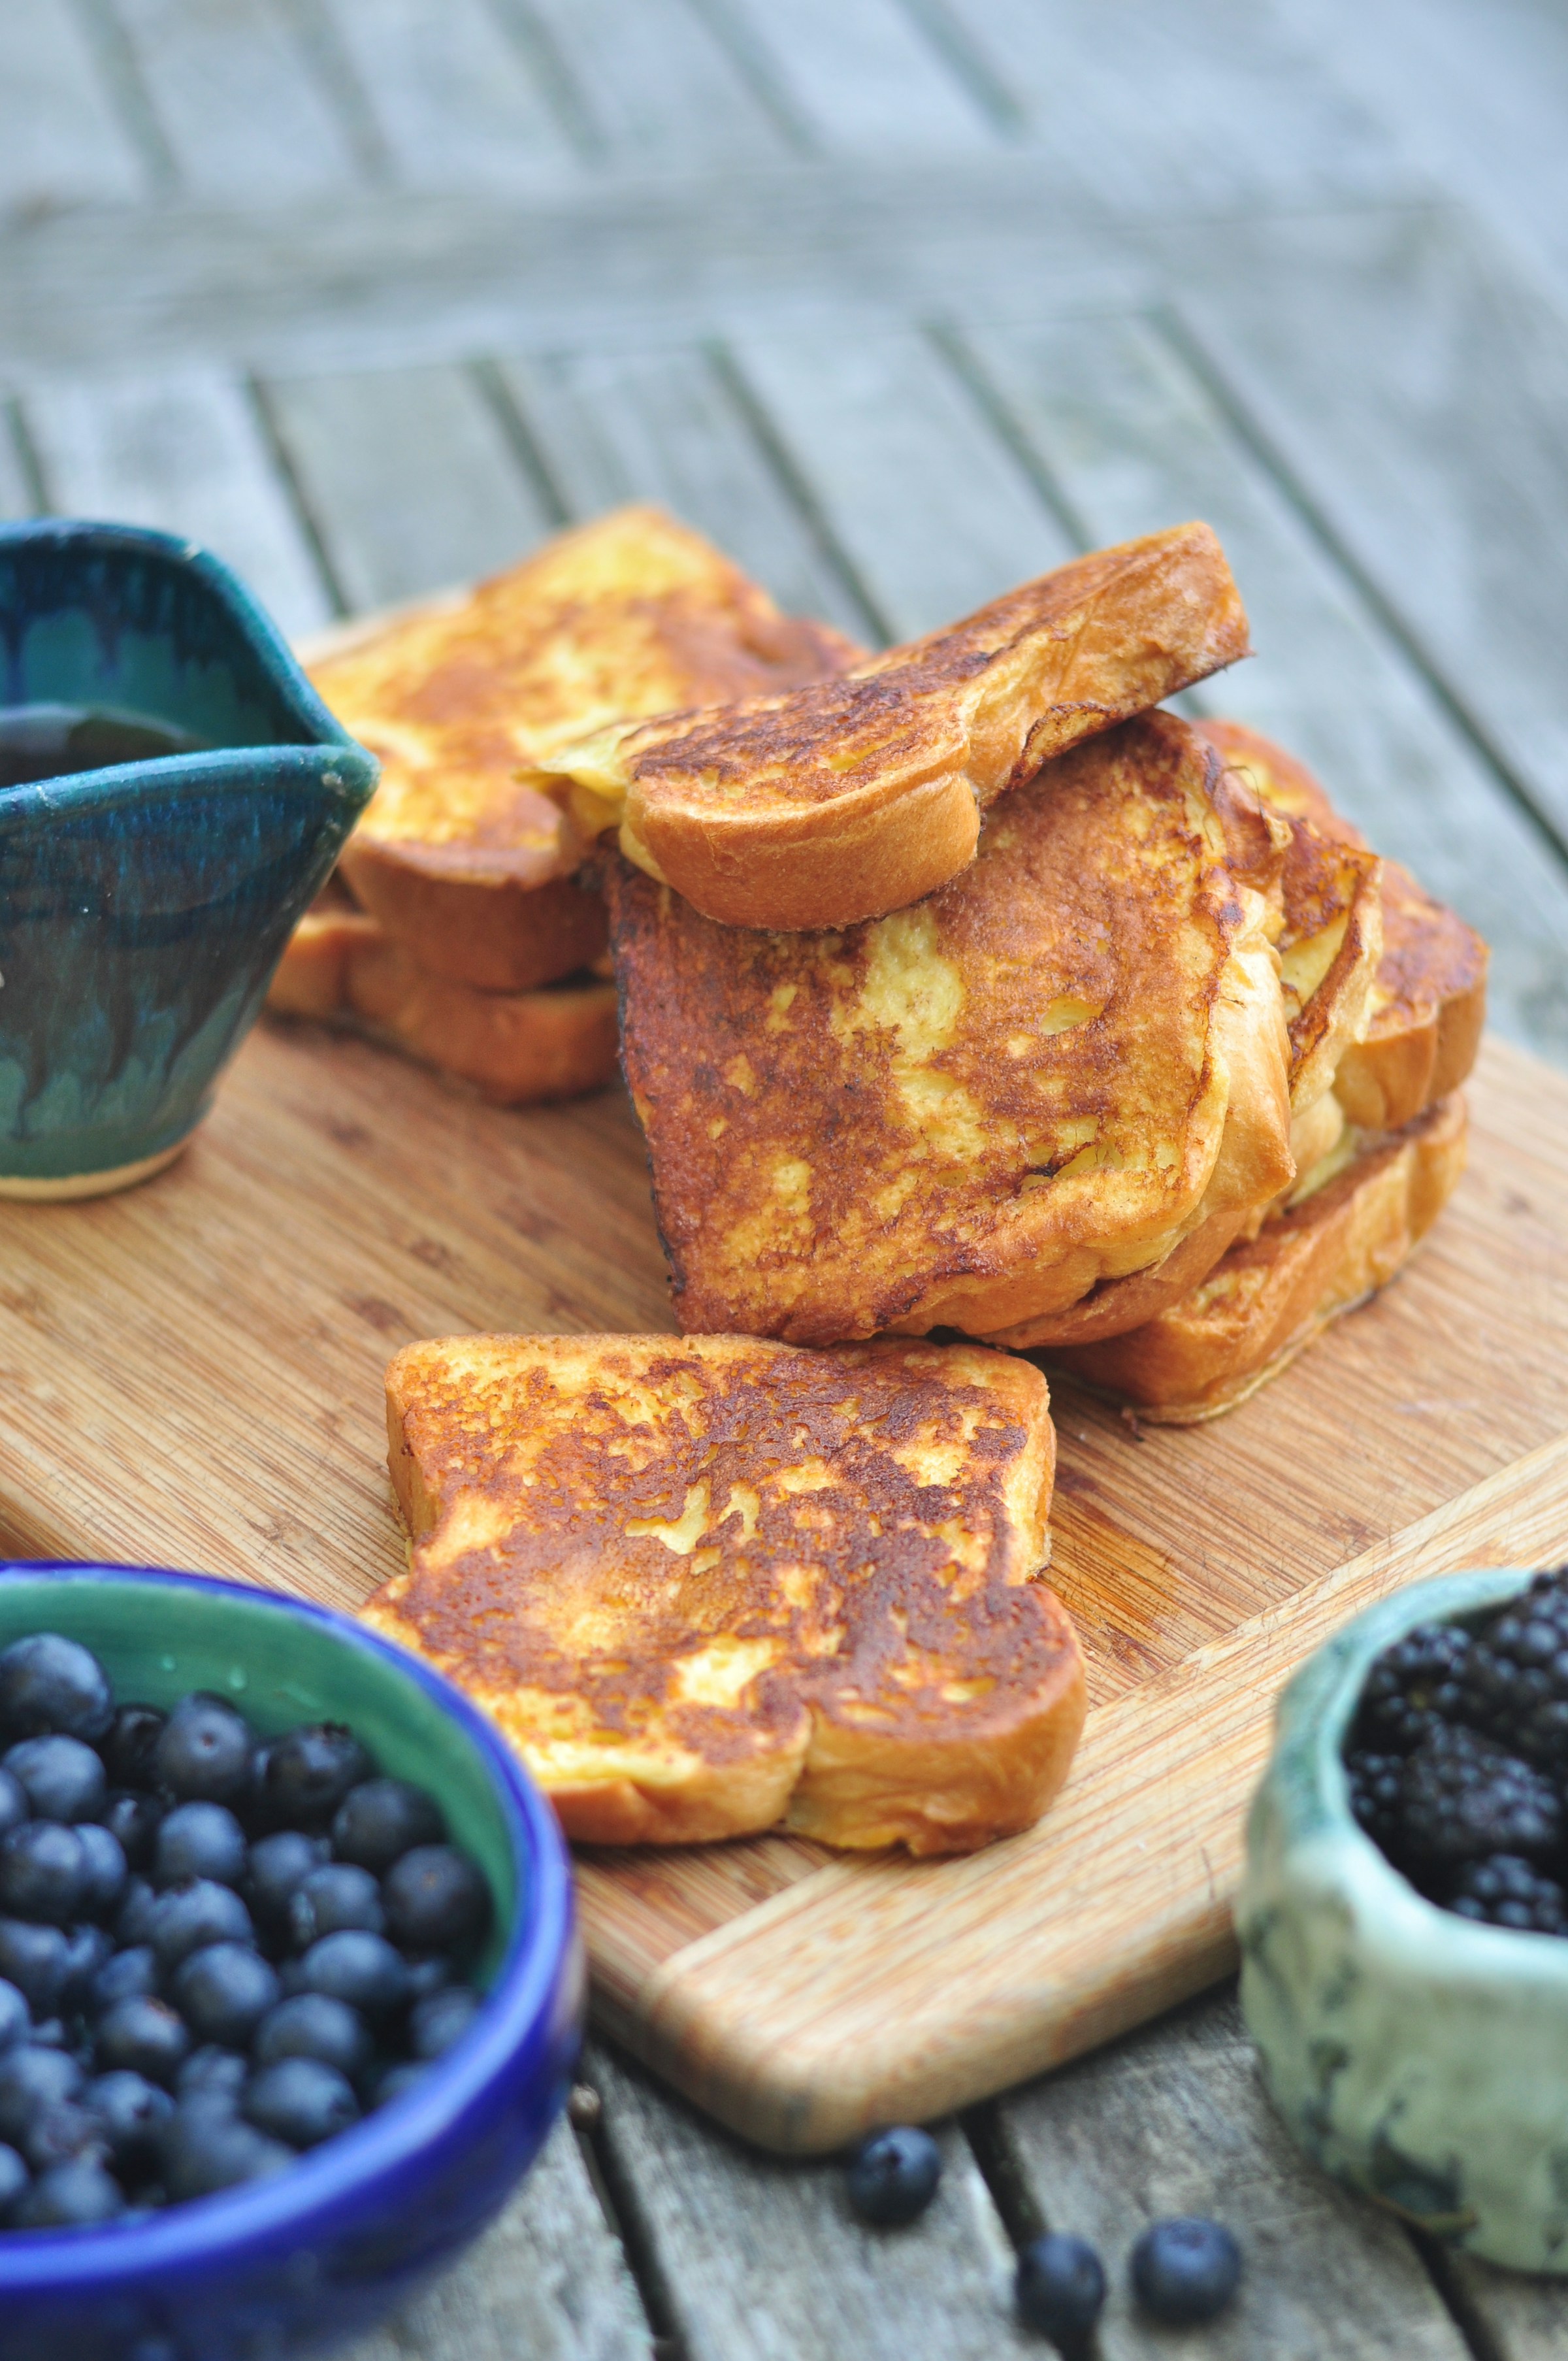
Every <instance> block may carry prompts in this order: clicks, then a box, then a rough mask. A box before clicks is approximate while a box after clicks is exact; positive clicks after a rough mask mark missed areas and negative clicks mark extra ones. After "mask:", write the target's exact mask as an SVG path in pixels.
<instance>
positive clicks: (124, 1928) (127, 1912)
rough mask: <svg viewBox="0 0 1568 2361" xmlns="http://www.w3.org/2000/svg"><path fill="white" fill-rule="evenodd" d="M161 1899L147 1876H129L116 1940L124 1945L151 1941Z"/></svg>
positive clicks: (122, 1900) (117, 1920) (121, 1902)
mask: <svg viewBox="0 0 1568 2361" xmlns="http://www.w3.org/2000/svg"><path fill="white" fill-rule="evenodd" d="M159 1899H160V1897H159V1895H158V1894H155V1893H154V1892H153V1890H152V1888H151V1886H150V1885H149V1884H148V1882H147V1880H146V1878H145V1877H128V1878H127V1879H126V1890H125V1893H124V1894H123V1895H122V1896H121V1900H120V1907H119V1911H118V1913H117V1915H116V1916H115V1941H116V1942H117V1943H119V1944H122V1945H124V1944H127V1943H150V1942H151V1940H152V1930H153V1928H154V1927H156V1926H157V1924H158V1909H159Z"/></svg>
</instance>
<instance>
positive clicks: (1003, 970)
mask: <svg viewBox="0 0 1568 2361" xmlns="http://www.w3.org/2000/svg"><path fill="white" fill-rule="evenodd" d="M1217 774H1218V764H1217V763H1216V762H1215V760H1214V758H1213V757H1212V755H1211V754H1208V753H1207V752H1206V751H1205V750H1204V749H1202V748H1201V746H1200V744H1199V743H1198V741H1196V740H1195V739H1194V737H1193V736H1192V733H1191V732H1190V730H1188V729H1187V727H1186V725H1185V724H1184V723H1182V722H1180V721H1179V720H1177V719H1176V718H1175V717H1174V716H1172V715H1168V714H1155V715H1148V716H1145V717H1143V718H1142V719H1138V720H1136V721H1133V722H1128V723H1125V724H1124V725H1123V726H1122V728H1121V729H1119V730H1115V731H1113V732H1110V733H1108V734H1105V735H1103V736H1101V737H1098V738H1096V739H1094V740H1092V741H1090V742H1089V743H1088V744H1086V745H1083V746H1081V747H1080V748H1078V749H1076V750H1075V751H1074V752H1071V753H1069V754H1066V755H1063V756H1061V757H1059V758H1058V761H1057V762H1055V763H1052V764H1050V765H1049V766H1048V767H1047V770H1046V771H1044V772H1042V773H1041V774H1039V776H1038V777H1037V778H1036V780H1034V781H1032V782H1031V783H1030V784H1029V785H1025V786H1024V787H1021V788H1019V789H1018V790H1017V791H1016V792H1015V793H1014V795H1013V796H1010V797H1009V798H1008V799H1007V801H1006V802H1005V803H1004V804H1003V805H1002V806H1000V807H998V809H997V810H996V811H995V812H994V813H993V814H992V817H991V819H990V821H989V823H988V826H987V830H986V836H985V840H984V842H983V844H982V846H981V853H980V857H979V859H978V860H977V861H976V862H975V864H974V866H973V867H972V869H970V870H969V871H967V872H966V873H965V874H964V875H963V876H962V877H960V878H958V879H956V880H954V881H953V883H952V884H949V885H948V886H946V887H945V888H944V889H943V890H942V892H941V893H940V894H938V895H933V896H932V897H931V898H930V899H929V900H928V901H927V902H924V903H922V904H920V905H918V906H916V907H915V908H914V909H910V910H903V911H899V912H896V913H895V914H894V915H893V916H892V917H887V918H883V919H878V920H875V921H872V922H871V923H870V924H868V925H866V926H863V927H860V928H846V929H842V930H834V931H832V932H827V933H823V934H818V935H809V936H808V935H790V934H783V933H772V934H764V933H762V932H751V931H745V930H741V929H740V928H729V927H722V926H718V925H716V924H715V923H714V922H713V921H711V920H709V919H707V918H705V917H701V916H700V915H699V914H698V913H697V912H696V911H695V910H693V909H692V908H691V906H689V904H686V903H685V902H683V901H682V900H681V899H680V898H679V897H678V896H676V895H674V894H673V893H672V892H671V891H670V889H669V888H668V887H663V886H658V885H655V884H652V882H651V881H650V880H648V879H647V878H645V877H644V876H642V875H641V873H639V872H637V871H635V870H633V869H631V868H630V867H629V866H627V865H626V864H611V875H610V880H609V890H610V899H611V914H612V929H613V933H614V939H615V950H616V961H617V970H618V974H619V976H620V983H621V987H622V992H623V995H624V1000H623V1051H624V1057H625V1060H626V1069H627V1076H628V1080H629V1082H630V1086H631V1090H632V1094H633V1097H634V1100H635V1101H636V1104H637V1106H638V1111H639V1114H640V1115H641V1119H642V1122H643V1126H644V1129H645V1131H646V1134H647V1137H648V1142H649V1152H650V1158H651V1161H652V1174H653V1185H654V1196H655V1202H656V1205H657V1209H658V1213H659V1220H660V1226H661V1228H662V1230H663V1235H664V1238H665V1241H666V1244H667V1246H668V1248H669V1252H670V1257H671V1261H672V1266H673V1269H674V1290H675V1294H674V1300H675V1309H676V1312H677V1316H678V1317H679V1319H680V1321H681V1323H682V1325H683V1326H684V1327H685V1328H686V1329H688V1330H694V1331H707V1332H710V1333H716V1332H722V1331H725V1330H743V1331H747V1332H749V1333H753V1334H775V1335H782V1336H784V1337H786V1338H789V1339H790V1340H791V1341H795V1342H799V1343H808V1344H828V1343H832V1342H835V1341H838V1340H839V1339H842V1338H845V1337H851V1336H855V1335H864V1334H873V1333H875V1332H877V1331H878V1330H887V1329H890V1328H896V1329H898V1330H899V1331H900V1333H917V1332H918V1331H919V1330H921V1329H924V1328H929V1327H932V1326H936V1325H938V1324H940V1325H950V1326H961V1327H963V1328H964V1329H966V1330H968V1331H969V1332H970V1333H971V1334H973V1333H980V1334H994V1333H995V1332H996V1331H997V1330H999V1329H1005V1328H1010V1327H1011V1326H1013V1325H1014V1323H1018V1322H1022V1321H1025V1320H1032V1319H1036V1318H1040V1317H1042V1316H1044V1315H1046V1314H1047V1313H1050V1312H1057V1311H1060V1310H1062V1309H1064V1308H1065V1307H1066V1306H1067V1305H1069V1304H1071V1303H1076V1302H1077V1301H1079V1299H1080V1297H1082V1296H1084V1295H1085V1294H1087V1292H1088V1291H1089V1290H1090V1289H1091V1287H1093V1286H1094V1285H1096V1283H1097V1282H1099V1281H1100V1280H1102V1279H1110V1278H1118V1277H1121V1276H1122V1275H1124V1273H1126V1272H1128V1271H1132V1270H1140V1269H1143V1268H1146V1267H1147V1266H1149V1265H1150V1264H1152V1263H1156V1262H1157V1261H1159V1260H1160V1259H1161V1258H1162V1257H1164V1256H1165V1255H1167V1254H1168V1252H1169V1251H1170V1250H1171V1248H1172V1247H1173V1246H1177V1245H1178V1244H1179V1243H1180V1241H1181V1240H1182V1238H1184V1237H1185V1236H1186V1235H1189V1233H1190V1231H1192V1230H1193V1229H1195V1228H1197V1227H1198V1226H1199V1224H1201V1223H1202V1222H1204V1221H1205V1220H1207V1219H1208V1218H1209V1217H1210V1216H1211V1215H1212V1214H1214V1213H1219V1212H1221V1211H1223V1210H1224V1209H1225V1208H1227V1207H1236V1206H1240V1207H1244V1208H1245V1209H1247V1210H1249V1211H1255V1212H1256V1213H1259V1214H1261V1213H1262V1211H1263V1209H1264V1208H1265V1207H1266V1205H1267V1204H1268V1203H1270V1202H1272V1201H1273V1199H1274V1198H1275V1197H1276V1196H1277V1194H1278V1193H1279V1192H1280V1191H1281V1190H1283V1189H1285V1188H1287V1187H1288V1185H1289V1183H1290V1181H1291V1180H1292V1178H1293V1177H1294V1171H1295V1167H1294V1165H1293V1163H1292V1162H1291V1159H1290V1156H1289V1150H1288V1103H1287V1095H1286V1078H1285V1056H1286V1042H1285V1030H1284V1024H1283V1020H1282V1016H1281V1013H1280V1001H1279V992H1278V985H1277V978H1276V973H1275V966H1274V954H1273V952H1272V950H1271V949H1270V948H1269V945H1268V943H1267V942H1266V939H1265V934H1264V922H1265V918H1266V909H1265V905H1264V902H1263V898H1262V896H1261V895H1258V894H1256V893H1255V892H1254V891H1253V890H1252V889H1250V888H1245V887H1242V886H1240V885H1238V884H1237V883H1236V881H1235V880H1234V877H1233V876H1232V874H1231V873H1230V871H1229V869H1228V867H1227V866H1226V862H1225V858H1224V846H1223V837H1222V834H1221V831H1220V829H1219V828H1218V825H1217V822H1216V818H1215V815H1214V812H1213V808H1212V803H1211V800H1210V789H1211V785H1212V782H1213V780H1214V779H1215V778H1216V777H1217Z"/></svg>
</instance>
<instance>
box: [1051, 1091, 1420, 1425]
mask: <svg viewBox="0 0 1568 2361" xmlns="http://www.w3.org/2000/svg"><path fill="white" fill-rule="evenodd" d="M1465 1145H1466V1123H1465V1111H1464V1099H1463V1098H1462V1097H1460V1096H1459V1095H1457V1094H1455V1095H1453V1096H1452V1097H1449V1098H1446V1099H1444V1100H1442V1101H1441V1102H1440V1104H1438V1105H1436V1106H1434V1107H1431V1108H1430V1109H1429V1110H1428V1111H1427V1112H1426V1113H1425V1114H1424V1115H1420V1116H1418V1117H1417V1118H1416V1119H1415V1121H1414V1122H1413V1123H1411V1124H1410V1125H1409V1126H1407V1127H1406V1128H1405V1129H1404V1130H1403V1131H1401V1132H1400V1133H1398V1135H1396V1136H1395V1137H1392V1138H1386V1139H1382V1140H1379V1141H1377V1142H1376V1143H1375V1144H1372V1145H1369V1146H1368V1147H1366V1148H1364V1149H1363V1150H1362V1152H1361V1153H1360V1154H1359V1155H1358V1156H1357V1157H1356V1158H1355V1159H1354V1162H1352V1163H1351V1164H1350V1165H1349V1166H1348V1167H1347V1168H1346V1169H1345V1170H1344V1171H1343V1172H1342V1173H1341V1174H1340V1175H1339V1177H1338V1178H1337V1179H1336V1180H1331V1181H1330V1182H1328V1183H1327V1185H1326V1186H1325V1187H1323V1188H1322V1189H1320V1190H1319V1191H1317V1192H1316V1193H1315V1194H1314V1195H1312V1196H1310V1197H1309V1198H1307V1200H1306V1201H1305V1202H1303V1203H1302V1204H1300V1205H1299V1206H1298V1207H1297V1208H1296V1209H1295V1210H1294V1211H1293V1212H1288V1213H1282V1214H1278V1215H1276V1216H1275V1217H1274V1218H1273V1219H1271V1220H1270V1221H1268V1222H1267V1223H1266V1224H1265V1225H1264V1227H1263V1228H1262V1230H1261V1231H1260V1232H1259V1233H1258V1235H1257V1236H1256V1238H1255V1239H1254V1240H1252V1241H1251V1242H1250V1243H1246V1244H1243V1245H1239V1246H1234V1247H1233V1248H1232V1249H1231V1251H1230V1253H1229V1254H1227V1255H1226V1256H1225V1257H1224V1259H1223V1261H1222V1262H1220V1263H1219V1264H1218V1265H1217V1266H1216V1267H1215V1268H1214V1270H1213V1271H1212V1272H1211V1274H1210V1275H1209V1277H1208V1278H1207V1279H1204V1280H1203V1281H1202V1282H1201V1284H1200V1285H1199V1286H1198V1287H1196V1288H1194V1289H1193V1290H1191V1291H1190V1293H1189V1294H1188V1295H1187V1296H1186V1297H1185V1298H1184V1299H1183V1300H1182V1301H1180V1302H1179V1303H1178V1304H1174V1305H1172V1306H1170V1307H1168V1309H1167V1310H1166V1311H1165V1312H1162V1313H1161V1315H1160V1316H1159V1317H1158V1318H1157V1319H1156V1320H1154V1321H1152V1322H1150V1323H1148V1324H1147V1325H1146V1326H1145V1327H1142V1328H1135V1329H1133V1330H1131V1331H1130V1332H1129V1333H1128V1334H1124V1335H1120V1336H1117V1337H1115V1338H1113V1339H1112V1340H1110V1341H1108V1342H1106V1343H1102V1344H1095V1345H1086V1346H1083V1347H1081V1348H1080V1349H1078V1350H1074V1351H1064V1352H1053V1354H1052V1356H1051V1357H1052V1360H1053V1361H1054V1362H1056V1363H1057V1364H1058V1365H1059V1366H1060V1367H1063V1368H1065V1369H1068V1370H1070V1371H1071V1372H1072V1374H1073V1375H1074V1376H1076V1377H1080V1378H1083V1379H1085V1380H1086V1381H1087V1382H1088V1383H1090V1384H1091V1385H1093V1386H1095V1387H1096V1388H1098V1389H1101V1390H1102V1391H1104V1392H1108V1393H1111V1394H1113V1395H1115V1396H1116V1397H1118V1398H1119V1399H1121V1400H1124V1401H1126V1402H1128V1403H1130V1404H1131V1405H1132V1406H1133V1407H1134V1408H1135V1410H1136V1411H1137V1412H1138V1415H1139V1416H1140V1418H1146V1419H1150V1420H1153V1421H1155V1422H1164V1423H1168V1424H1171V1425H1192V1424H1196V1423H1198V1422H1201V1421H1202V1420H1204V1419H1209V1418H1215V1417H1218V1416H1219V1414H1220V1413H1221V1411H1226V1410H1231V1409H1234V1407H1235V1405H1236V1404H1237V1403H1238V1402H1241V1401H1244V1400H1245V1399H1246V1397H1247V1396H1248V1395H1249V1394H1250V1393H1252V1392H1254V1391H1255V1389H1257V1387H1259V1386H1260V1385H1262V1384H1264V1383H1266V1380H1267V1379H1268V1378H1271V1377H1275V1376H1277V1374H1278V1372H1279V1371H1280V1370H1281V1369H1282V1368H1284V1367H1286V1366H1287V1364H1288V1362H1289V1361H1291V1360H1292V1359H1293V1358H1294V1357H1295V1356H1296V1355H1297V1354H1298V1353H1299V1352H1300V1351H1301V1350H1302V1348H1303V1347H1304V1346H1305V1345H1310V1343H1311V1341H1312V1339H1313V1338H1314V1337H1315V1336H1317V1335H1319V1334H1321V1331H1322V1330H1323V1329H1324V1328H1325V1327H1326V1326H1327V1325H1328V1324H1329V1323H1330V1322H1331V1321H1332V1320H1334V1319H1337V1318H1338V1316H1339V1314H1340V1313H1341V1312H1346V1311H1349V1310H1350V1308H1351V1307H1352V1305H1354V1304H1356V1303H1360V1302H1363V1301H1365V1298H1366V1297H1367V1296H1368V1295H1371V1294H1373V1293H1375V1292H1376V1290H1377V1289H1379V1288H1381V1287H1386V1286H1387V1283H1388V1281H1389V1280H1390V1279H1392V1278H1393V1277H1394V1276H1395V1274H1396V1272H1398V1270H1399V1269H1400V1268H1402V1266H1403V1265H1404V1263H1405V1261H1406V1260H1407V1259H1408V1257H1409V1254H1410V1253H1411V1251H1412V1249H1413V1248H1414V1246H1416V1244H1417V1242H1418V1241H1419V1240H1420V1238H1421V1237H1423V1236H1424V1235H1425V1234H1426V1232H1427V1231H1428V1230H1429V1229H1430V1228H1431V1224H1432V1223H1433V1222H1434V1221H1435V1220H1436V1219H1437V1216H1438V1214H1439V1213H1441V1211H1442V1207H1443V1206H1444V1205H1445V1204H1446V1203H1447V1202H1448V1200H1449V1198H1450V1197H1451V1196H1452V1195H1453V1191H1454V1189H1455V1188H1456V1186H1457V1185H1458V1182H1459V1178H1460V1175H1461V1174H1462V1172H1463V1171H1464V1159H1465Z"/></svg>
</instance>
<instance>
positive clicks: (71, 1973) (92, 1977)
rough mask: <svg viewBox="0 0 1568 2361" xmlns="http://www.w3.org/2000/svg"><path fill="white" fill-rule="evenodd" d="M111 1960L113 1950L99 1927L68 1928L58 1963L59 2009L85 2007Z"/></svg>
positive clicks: (109, 1941)
mask: <svg viewBox="0 0 1568 2361" xmlns="http://www.w3.org/2000/svg"><path fill="white" fill-rule="evenodd" d="M114 1956H115V1946H114V1944H113V1942H112V1941H111V1940H110V1938H109V1937H108V1936H107V1935H106V1934H105V1933H104V1929H103V1927H67V1928H66V1932H65V1957H64V1960H63V1961H62V1962H61V1969H62V1972H61V1976H60V2006H61V2007H62V2008H71V2009H78V2008H82V2007H84V2006H85V2005H86V2003H87V1996H88V1994H89V1993H91V1991H92V1989H93V1984H94V1983H95V1982H97V1979H98V1977H99V1976H100V1975H101V1974H102V1973H103V1971H104V1969H105V1968H106V1967H107V1966H108V1964H109V1961H110V1960H112V1959H113V1958H114Z"/></svg>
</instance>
